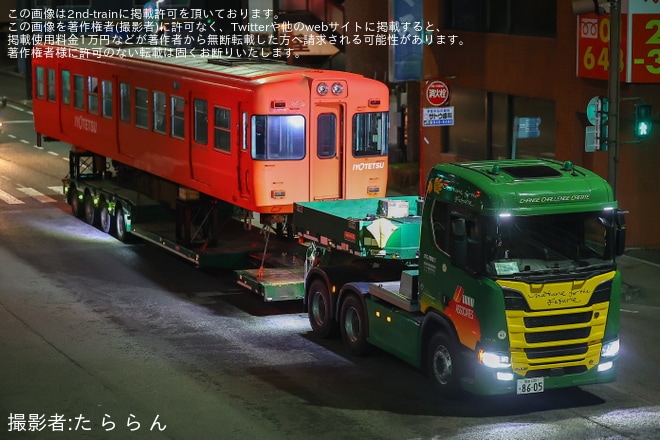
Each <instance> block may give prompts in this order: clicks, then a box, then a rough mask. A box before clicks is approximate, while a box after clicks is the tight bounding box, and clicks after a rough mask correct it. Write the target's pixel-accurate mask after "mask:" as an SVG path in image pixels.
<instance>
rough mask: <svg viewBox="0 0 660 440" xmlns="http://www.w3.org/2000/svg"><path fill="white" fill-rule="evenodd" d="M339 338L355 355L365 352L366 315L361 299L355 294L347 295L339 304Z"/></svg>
mask: <svg viewBox="0 0 660 440" xmlns="http://www.w3.org/2000/svg"><path fill="white" fill-rule="evenodd" d="M339 325H340V329H341V338H342V340H343V341H344V345H346V346H347V347H348V349H349V350H350V351H351V353H353V354H355V355H358V356H360V355H364V354H366V353H367V351H368V348H369V343H368V342H367V317H366V315H365V313H364V306H363V305H362V301H360V298H358V297H357V296H355V295H349V296H348V297H347V298H346V300H344V302H343V303H342V305H341V312H340V314H339Z"/></svg>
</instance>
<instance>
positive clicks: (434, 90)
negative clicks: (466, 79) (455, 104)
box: [426, 80, 449, 107]
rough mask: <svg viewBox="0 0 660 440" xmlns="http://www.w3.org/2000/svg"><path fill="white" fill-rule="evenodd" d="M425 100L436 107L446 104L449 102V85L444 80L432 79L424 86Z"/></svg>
mask: <svg viewBox="0 0 660 440" xmlns="http://www.w3.org/2000/svg"><path fill="white" fill-rule="evenodd" d="M426 100H427V101H428V102H429V104H431V105H434V106H436V107H437V106H441V105H445V104H447V103H448V102H449V86H447V84H445V83H444V81H440V80H436V81H432V82H431V83H430V84H429V85H428V86H426Z"/></svg>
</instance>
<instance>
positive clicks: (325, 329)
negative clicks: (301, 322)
mask: <svg viewBox="0 0 660 440" xmlns="http://www.w3.org/2000/svg"><path fill="white" fill-rule="evenodd" d="M332 309H333V301H332V297H331V296H330V291H329V290H328V286H327V285H326V283H325V281H323V280H321V279H316V280H314V281H312V284H311V285H310V287H309V298H308V301H307V314H308V316H309V323H310V325H311V326H312V331H313V332H314V334H315V335H317V336H319V337H321V338H329V337H331V336H334V335H335V334H336V333H337V323H336V321H335V320H334V319H333V317H332Z"/></svg>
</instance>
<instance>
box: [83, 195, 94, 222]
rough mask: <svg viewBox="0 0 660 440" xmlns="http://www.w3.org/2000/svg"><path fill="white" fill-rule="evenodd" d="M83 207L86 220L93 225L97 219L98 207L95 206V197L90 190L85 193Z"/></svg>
mask: <svg viewBox="0 0 660 440" xmlns="http://www.w3.org/2000/svg"><path fill="white" fill-rule="evenodd" d="M83 208H84V214H85V222H86V223H87V224H88V225H93V224H94V222H95V221H96V207H95V206H94V197H92V194H91V193H89V192H86V193H85V197H84V199H83Z"/></svg>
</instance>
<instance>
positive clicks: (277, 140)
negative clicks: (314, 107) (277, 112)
mask: <svg viewBox="0 0 660 440" xmlns="http://www.w3.org/2000/svg"><path fill="white" fill-rule="evenodd" d="M304 157H305V118H304V117H303V116H301V115H281V116H261V115H255V116H252V158H253V159H261V160H292V159H302V158H304Z"/></svg>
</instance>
